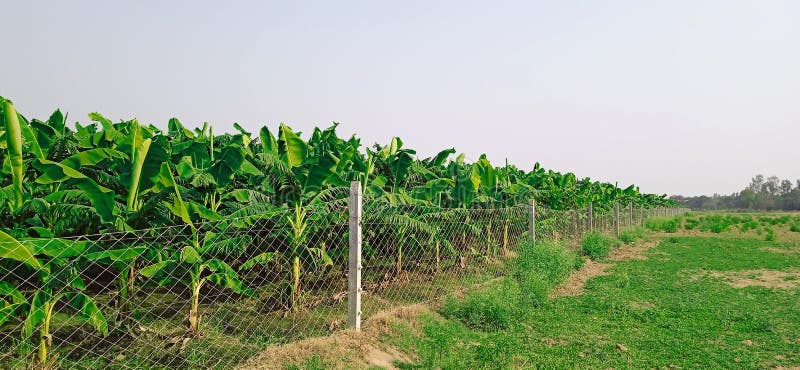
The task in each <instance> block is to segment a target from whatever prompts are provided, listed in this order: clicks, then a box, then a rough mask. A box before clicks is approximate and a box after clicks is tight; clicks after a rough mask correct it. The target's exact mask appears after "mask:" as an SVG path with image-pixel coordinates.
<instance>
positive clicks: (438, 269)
mask: <svg viewBox="0 0 800 370" xmlns="http://www.w3.org/2000/svg"><path fill="white" fill-rule="evenodd" d="M439 244H440V243H439V241H436V273H439V272H441V258H440V251H439Z"/></svg>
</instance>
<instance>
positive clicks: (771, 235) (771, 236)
mask: <svg viewBox="0 0 800 370" xmlns="http://www.w3.org/2000/svg"><path fill="white" fill-rule="evenodd" d="M765 231H766V234H767V235H765V236H764V240H766V241H768V242H774V241H775V230H772V228H770V227H768V228H765Z"/></svg>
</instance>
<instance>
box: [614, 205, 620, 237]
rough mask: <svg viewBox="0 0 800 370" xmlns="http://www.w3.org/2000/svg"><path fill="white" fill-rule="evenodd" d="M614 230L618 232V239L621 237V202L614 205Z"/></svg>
mask: <svg viewBox="0 0 800 370" xmlns="http://www.w3.org/2000/svg"><path fill="white" fill-rule="evenodd" d="M614 228H615V229H616V230H617V237H619V202H615V203H614Z"/></svg>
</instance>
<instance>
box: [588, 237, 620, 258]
mask: <svg viewBox="0 0 800 370" xmlns="http://www.w3.org/2000/svg"><path fill="white" fill-rule="evenodd" d="M618 245H619V241H617V240H616V239H613V238H611V237H610V236H607V235H604V234H601V233H599V232H597V231H593V232H590V233H588V234H586V235H584V236H583V240H582V241H581V251H582V252H583V255H585V256H587V257H589V258H591V259H593V260H599V259H601V258H604V257H606V256H608V253H610V252H611V248H613V247H616V246H618Z"/></svg>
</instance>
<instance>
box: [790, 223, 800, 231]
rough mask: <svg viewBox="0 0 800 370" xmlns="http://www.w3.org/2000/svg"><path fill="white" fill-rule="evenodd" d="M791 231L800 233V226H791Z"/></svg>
mask: <svg viewBox="0 0 800 370" xmlns="http://www.w3.org/2000/svg"><path fill="white" fill-rule="evenodd" d="M789 231H791V232H795V233H800V224H792V225H791V226H789Z"/></svg>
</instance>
